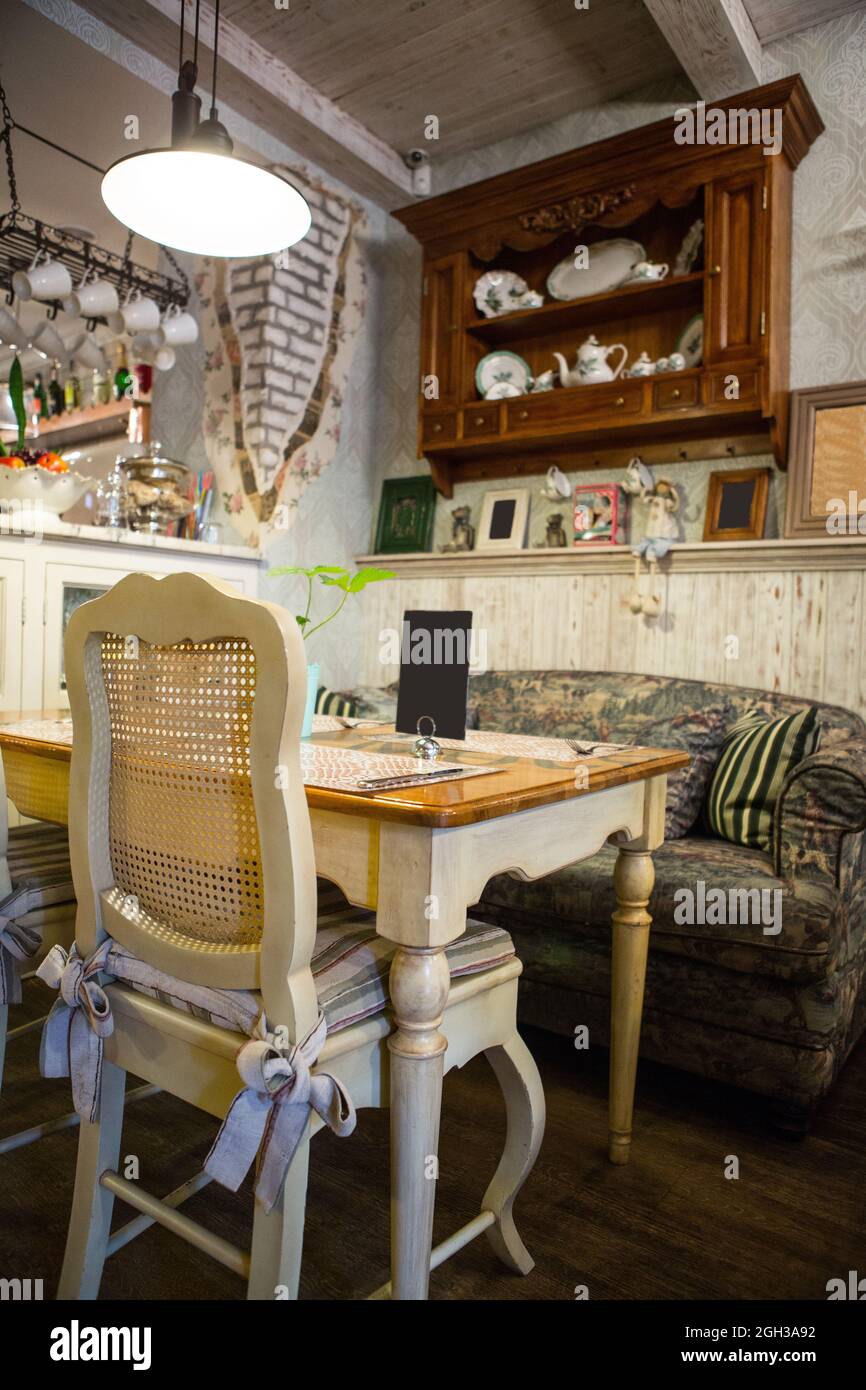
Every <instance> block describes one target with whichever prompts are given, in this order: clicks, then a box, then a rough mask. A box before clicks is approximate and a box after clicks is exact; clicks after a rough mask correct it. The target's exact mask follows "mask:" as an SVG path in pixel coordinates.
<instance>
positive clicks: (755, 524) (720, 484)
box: [704, 468, 770, 541]
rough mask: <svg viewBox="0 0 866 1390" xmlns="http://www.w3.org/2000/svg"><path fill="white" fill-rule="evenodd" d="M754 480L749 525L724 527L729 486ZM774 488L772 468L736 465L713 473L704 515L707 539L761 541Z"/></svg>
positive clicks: (705, 537)
mask: <svg viewBox="0 0 866 1390" xmlns="http://www.w3.org/2000/svg"><path fill="white" fill-rule="evenodd" d="M749 482H751V483H754V487H753V489H752V498H751V503H750V506H749V519H748V522H747V524H746V525H745V526H720V525H719V522H720V519H721V513H722V508H723V506H724V501H725V488H726V487H727V486H729V485H731V484H733V485H739V484H742V483H749ZM769 491H770V470H769V468H733V469H727V470H725V471H723V472H721V473H711V474H710V488H709V492H708V493H707V510H706V515H705V517H704V540H705V541H759V540H762V539H763V535H764V525H765V523H766V520H767V498H768V496H769Z"/></svg>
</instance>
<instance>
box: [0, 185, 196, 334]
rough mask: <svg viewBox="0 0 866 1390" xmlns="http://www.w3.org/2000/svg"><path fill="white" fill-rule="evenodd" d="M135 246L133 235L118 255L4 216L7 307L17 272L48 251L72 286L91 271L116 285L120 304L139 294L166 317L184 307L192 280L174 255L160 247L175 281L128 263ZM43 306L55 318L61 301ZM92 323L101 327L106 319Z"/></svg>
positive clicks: (2, 284) (1, 272) (0, 246)
mask: <svg viewBox="0 0 866 1390" xmlns="http://www.w3.org/2000/svg"><path fill="white" fill-rule="evenodd" d="M131 242H132V233H130V235H129V237H128V239H127V243H126V251H125V254H124V255H123V256H118V255H116V254H115V253H114V252H112V251H107V250H106V249H105V248H104V247H102V246H97V245H96V244H95V243H94V242H92V241H84V240H83V239H82V238H81V237H77V236H74V235H73V234H72V233H71V232H66V231H64V230H62V229H61V228H60V227H52V226H51V225H50V224H49V223H47V222H39V221H37V220H36V219H35V218H32V217H25V216H23V215H22V214H21V213H20V212H19V213H16V212H15V211H13V212H11V213H6V214H4V215H3V216H2V217H0V291H3V292H5V295H6V302H7V304H11V303H12V300H13V298H14V295H13V293H12V276H13V275H14V274H15V272H16V270H27V269H28V268H29V266H30V265H32V263H33V260H34V258H35V257H36V255H37V254H39V253H40V252H44V253H45V254H46V255H47V256H48V257H50V259H52V260H55V261H60V262H61V263H62V264H63V265H64V266H65V267H66V269H67V270H68V271H69V274H70V276H71V277H72V283H73V285H76V284H78V283H79V282H80V281H81V279H82V278H83V277H84V275H85V274H86V273H87V272H88V271H90V270H95V271H97V272H98V274H99V276H100V277H101V278H102V279H104V280H108V281H110V282H111V284H112V285H114V287H115V289H116V290H117V293H118V297H119V299H120V301H121V303H122V302H123V300H124V299H125V298H126V296H127V294H129V293H132V294H135V293H136V292H140V293H141V294H142V295H144V296H146V297H148V298H150V299H154V300H156V302H157V304H158V305H159V307H160V310H161V312H163V313H164V312H165V311H166V310H167V309H170V308H172V307H173V306H175V305H176V306H178V307H179V308H182V309H183V308H186V305H187V303H188V301H189V280H188V279H187V277H186V275H185V274H184V273H183V271H182V270H181V268H180V266H179V265H178V263H177V261H176V260H175V258H174V256H172V254H171V252H170V251H168V250H166V248H165V247H163V248H162V250H163V251H164V252H165V255H166V257H167V258H168V260H169V263H170V264H171V266H172V267H173V269H174V271H175V272H176V276H169V275H161V274H160V273H159V272H158V271H156V270H150V269H149V268H148V267H147V266H144V265H138V264H137V263H136V262H135V261H133V260H131V259H130V254H129V253H130V249H131ZM40 303H41V304H42V305H43V306H44V308H45V309H46V310H47V311H48V317H49V318H51V319H53V318H55V317H56V316H57V313H58V311H59V309H60V307H61V306H60V301H59V300H44V301H40ZM89 322H92V323H100V322H102V320H101V319H93V320H89Z"/></svg>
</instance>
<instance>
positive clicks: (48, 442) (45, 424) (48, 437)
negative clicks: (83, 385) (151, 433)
mask: <svg viewBox="0 0 866 1390" xmlns="http://www.w3.org/2000/svg"><path fill="white" fill-rule="evenodd" d="M130 409H131V403H130V402H129V401H127V400H123V401H110V402H109V403H108V405H94V406H89V407H88V408H87V409H86V410H70V411H67V412H65V413H64V414H63V415H52V416H49V418H48V419H47V420H44V421H42V422H41V423H40V426H39V432H38V434H28V435H27V438H26V439H25V441H24V443H25V446H26V447H27V448H31V449H32V448H34V447H35V446H36V445H37V444H41V443H43V442H44V444H45V447H46V448H47V449H60V448H63V447H64V446H65V445H67V444H78V443H81V442H83V441H84V440H88V439H108V438H110V437H111V436H112V435H115V434H118V435H119V434H123V433H124V431H125V429H126V421H127V419H128V417H129V412H130ZM7 433H8V432H7Z"/></svg>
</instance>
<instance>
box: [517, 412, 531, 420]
mask: <svg viewBox="0 0 866 1390" xmlns="http://www.w3.org/2000/svg"><path fill="white" fill-rule="evenodd" d="M517 418H518V420H528V419H529V411H528V410H519V411H518V412H517Z"/></svg>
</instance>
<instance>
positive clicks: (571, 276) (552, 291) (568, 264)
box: [547, 237, 646, 299]
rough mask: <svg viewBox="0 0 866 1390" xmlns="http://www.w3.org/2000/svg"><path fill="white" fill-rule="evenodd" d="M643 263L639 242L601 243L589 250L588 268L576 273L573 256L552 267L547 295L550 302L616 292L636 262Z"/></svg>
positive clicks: (644, 258) (643, 256) (641, 247)
mask: <svg viewBox="0 0 866 1390" xmlns="http://www.w3.org/2000/svg"><path fill="white" fill-rule="evenodd" d="M645 260H646V251H645V249H644V247H643V246H641V244H640V242H639V241H627V240H626V239H625V238H624V237H617V238H616V239H615V240H614V241H600V242H598V243H597V244H596V245H595V246H590V248H589V265H588V266H587V267H586V268H585V269H584V270H578V268H577V266H576V265H575V264H574V257H573V256H566V258H565V260H564V261H560V262H559V265H556V266H554V267H553V270H552V271H551V272H550V274H549V275H548V277H547V292H548V294H549V295H550V296H551V298H552V299H585V298H586V296H587V295H588V294H604V293H605V292H606V291H607V290H615V289H616V288H617V286H618V285H621V284H622V283H623V281H624V280H627V279H628V277H629V275H630V274H631V268H632V266H634V265H637V263H638V261H645Z"/></svg>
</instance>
